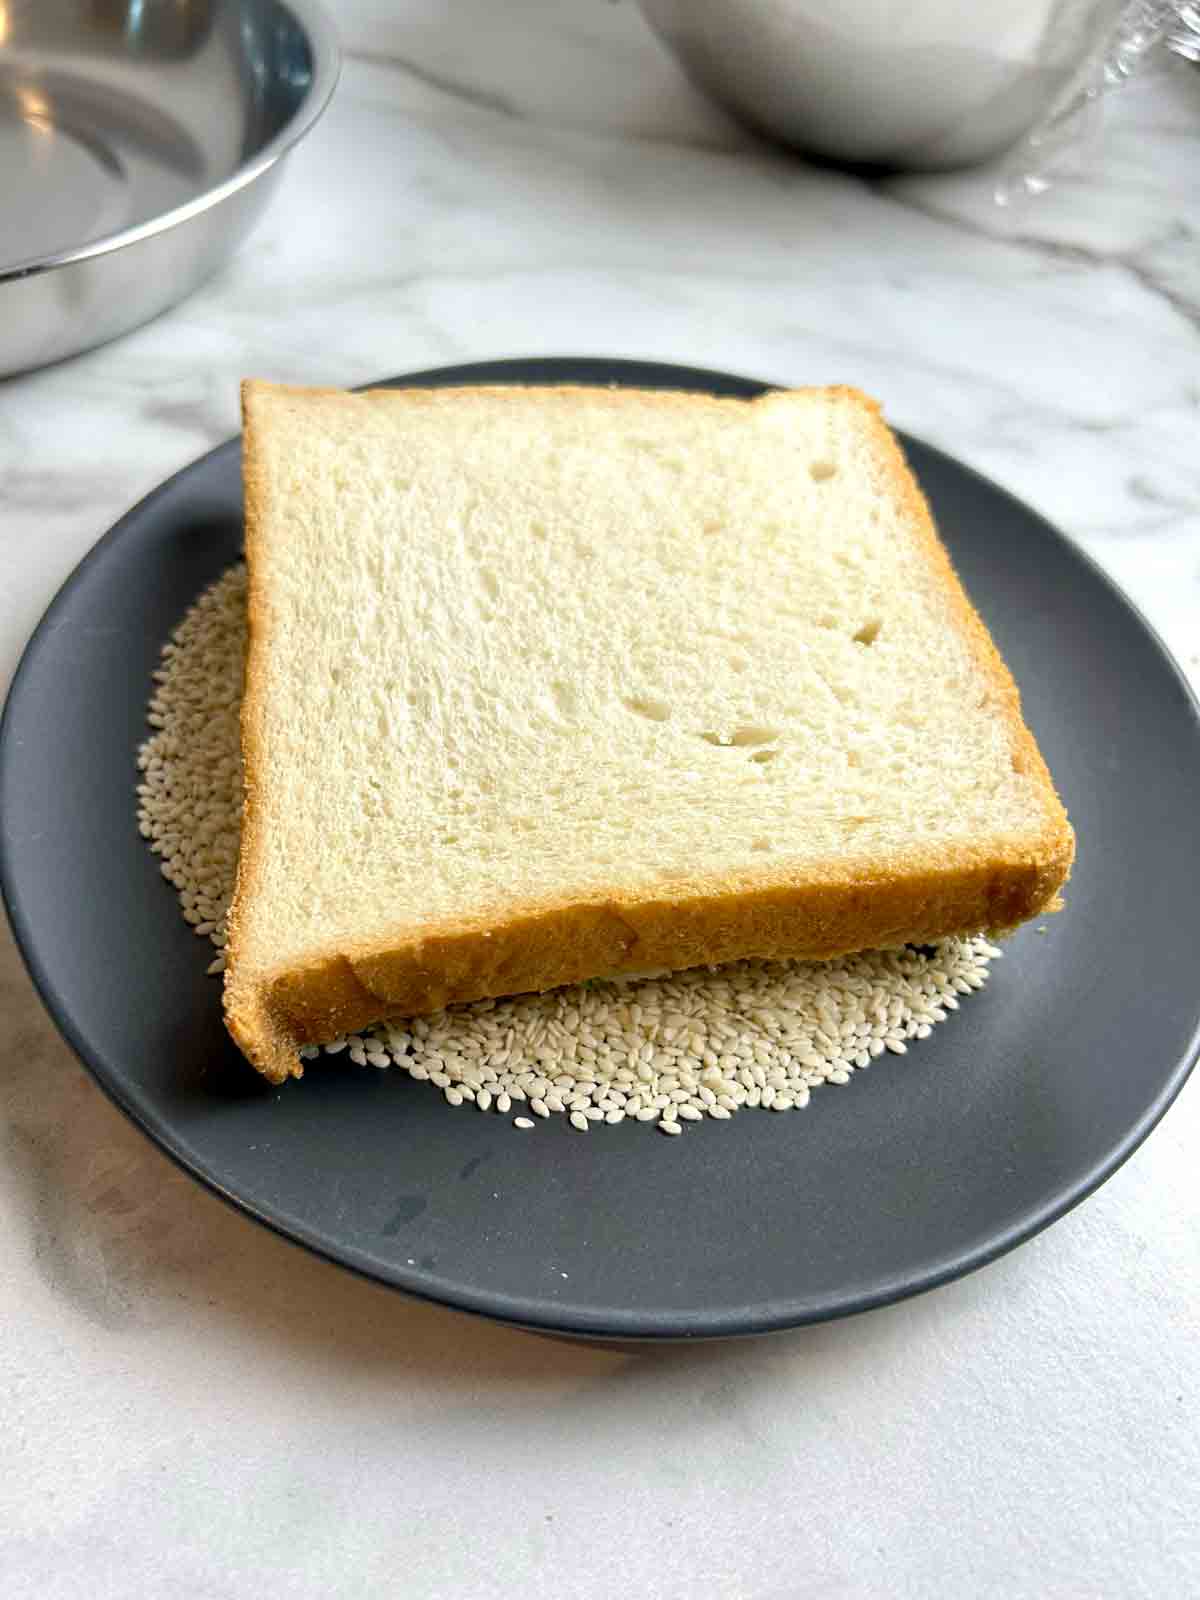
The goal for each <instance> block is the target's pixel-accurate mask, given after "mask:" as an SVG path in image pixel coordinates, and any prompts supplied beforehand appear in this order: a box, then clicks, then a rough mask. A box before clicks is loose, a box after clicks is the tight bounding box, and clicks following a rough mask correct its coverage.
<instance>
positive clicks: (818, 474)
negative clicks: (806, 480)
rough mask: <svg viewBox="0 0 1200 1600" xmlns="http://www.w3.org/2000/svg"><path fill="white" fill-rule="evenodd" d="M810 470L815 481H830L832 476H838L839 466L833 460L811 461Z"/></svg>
mask: <svg viewBox="0 0 1200 1600" xmlns="http://www.w3.org/2000/svg"><path fill="white" fill-rule="evenodd" d="M808 470H809V473H810V474H811V476H812V480H813V482H814V483H828V481H829V479H830V478H836V477H837V467H836V466H835V465H834V463H833V462H832V461H810V462H809V464H808Z"/></svg>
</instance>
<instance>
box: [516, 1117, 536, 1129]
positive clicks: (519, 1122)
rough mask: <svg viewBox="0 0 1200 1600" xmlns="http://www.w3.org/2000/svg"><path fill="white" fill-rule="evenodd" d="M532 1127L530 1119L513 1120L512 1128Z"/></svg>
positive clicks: (532, 1123) (518, 1118) (519, 1118)
mask: <svg viewBox="0 0 1200 1600" xmlns="http://www.w3.org/2000/svg"><path fill="white" fill-rule="evenodd" d="M533 1126H534V1122H533V1119H532V1117H514V1118H513V1127H514V1128H532V1127H533Z"/></svg>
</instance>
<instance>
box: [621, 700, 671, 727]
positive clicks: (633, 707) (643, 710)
mask: <svg viewBox="0 0 1200 1600" xmlns="http://www.w3.org/2000/svg"><path fill="white" fill-rule="evenodd" d="M625 704H626V705H627V706H628V707H629V709H630V711H632V712H634V713H635V714H636V715H637V716H639V717H646V718H648V719H649V721H651V722H666V721H667V720H668V718H669V717H670V715H671V708H670V706H669V705H668V704H667V702H666V701H665V700H658V699H655V697H654V696H653V695H634V696H633V698H632V699H629V700H626V702H625Z"/></svg>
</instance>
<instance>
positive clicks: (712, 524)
mask: <svg viewBox="0 0 1200 1600" xmlns="http://www.w3.org/2000/svg"><path fill="white" fill-rule="evenodd" d="M724 531H725V524H724V523H723V522H722V521H721V518H720V517H708V518H707V519H706V520H705V523H704V532H705V533H707V534H709V535H712V534H714V533H724Z"/></svg>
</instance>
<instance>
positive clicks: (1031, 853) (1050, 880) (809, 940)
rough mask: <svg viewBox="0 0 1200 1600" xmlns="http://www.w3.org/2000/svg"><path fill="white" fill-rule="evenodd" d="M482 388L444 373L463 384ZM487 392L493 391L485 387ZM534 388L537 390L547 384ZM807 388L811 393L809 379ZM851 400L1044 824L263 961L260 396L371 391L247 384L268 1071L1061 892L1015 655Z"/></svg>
mask: <svg viewBox="0 0 1200 1600" xmlns="http://www.w3.org/2000/svg"><path fill="white" fill-rule="evenodd" d="M477 392H478V391H477V390H476V391H472V390H465V391H452V392H451V393H454V394H456V396H459V397H461V396H465V395H470V394H471V393H477ZM493 392H494V391H493ZM541 392H543V393H544V392H546V391H541ZM551 392H553V393H555V394H556V395H558V396H564V394H565V395H566V396H567V397H571V396H586V397H587V398H588V400H589V401H591V402H597V401H602V402H606V403H610V404H612V405H613V406H615V407H620V406H622V405H625V404H628V403H629V402H630V400H631V399H636V400H637V402H638V403H640V404H643V405H644V404H646V402H647V400H648V399H652V400H653V402H654V403H656V404H659V405H663V406H675V405H681V406H686V407H688V408H691V409H694V408H695V407H696V406H697V404H708V405H715V406H728V405H731V404H733V405H756V406H762V405H770V404H772V402H773V401H776V400H777V399H778V396H777V395H776V394H767V395H764V396H762V397H761V398H759V399H756V400H751V401H729V400H720V399H717V398H716V397H713V396H698V395H692V394H686V395H685V394H676V393H672V392H669V391H662V392H655V393H654V394H653V395H652V396H647V395H646V394H645V393H636V394H633V393H631V391H628V390H620V389H594V388H582V389H581V388H575V389H566V390H564V389H562V388H560V389H557V390H555V391H551ZM809 392H812V391H809ZM820 392H822V393H824V394H826V395H828V396H830V397H832V396H834V395H836V396H838V397H840V398H841V399H842V400H843V401H845V402H847V403H850V404H853V405H855V406H856V407H858V408H860V409H861V410H862V412H863V413H864V414H865V415H866V416H867V417H868V418H869V425H870V427H871V428H872V430H873V432H874V434H875V441H876V445H877V451H878V455H877V459H878V461H879V463H880V466H881V469H882V471H883V473H884V475H885V477H886V479H887V483H888V487H889V489H890V490H891V492H892V493H893V494H894V495H895V496H896V498H897V499H898V500H899V501H900V502H902V503H903V505H904V506H905V508H906V510H907V512H908V516H909V519H910V521H911V525H912V528H913V530H914V532H915V533H916V536H917V541H918V547H919V549H920V552H921V555H922V558H923V559H924V560H925V562H926V563H927V565H928V569H929V573H930V574H931V576H932V578H933V580H934V582H935V583H936V584H937V586H938V589H939V591H940V592H941V594H942V595H943V596H944V598H945V600H946V602H947V605H948V607H949V610H950V612H951V615H952V617H953V618H954V620H955V622H956V623H957V626H958V627H959V629H960V631H961V634H962V636H963V638H964V639H965V641H966V643H967V646H968V648H969V650H970V652H971V654H972V657H973V659H974V661H975V664H976V666H977V667H978V669H979V672H980V674H981V676H982V677H983V679H984V681H985V682H986V684H987V685H988V696H989V705H990V709H991V711H992V712H993V713H995V714H997V715H998V716H999V717H1000V718H1001V719H1002V722H1003V725H1004V727H1005V728H1006V730H1007V733H1008V740H1009V751H1010V757H1011V760H1012V762H1013V765H1014V768H1015V769H1016V770H1017V771H1019V772H1021V773H1023V774H1024V775H1025V776H1026V777H1027V778H1028V779H1029V780H1030V781H1031V782H1032V783H1033V785H1034V787H1035V788H1036V789H1037V791H1038V793H1039V796H1040V798H1041V801H1042V811H1043V817H1044V821H1043V826H1042V828H1041V829H1040V831H1038V832H1036V833H1029V832H1022V833H1021V834H1020V835H1017V836H1001V837H996V838H993V839H986V840H979V841H977V842H976V843H975V844H974V845H973V846H971V847H970V848H956V849H955V851H954V857H953V859H952V860H949V861H948V860H946V859H944V858H942V857H941V856H940V855H939V853H938V852H936V851H932V850H928V849H925V850H921V849H913V850H911V851H904V852H902V853H901V852H896V853H894V854H893V855H892V856H891V857H890V858H881V857H879V856H877V855H876V856H872V857H870V858H864V859H862V860H860V861H854V860H846V859H842V860H839V861H838V862H837V863H831V864H828V865H827V866H825V867H824V868H823V869H821V870H817V871H808V870H805V871H803V872H800V871H797V870H795V869H792V870H786V869H780V868H772V867H770V866H763V867H758V868H755V869H753V870H749V871H746V872H744V873H741V874H737V875H731V876H727V877H725V878H722V879H720V880H716V881H714V880H713V879H711V878H709V879H704V880H692V879H687V878H680V879H679V880H677V881H675V882H668V883H664V884H661V885H659V886H658V887H657V888H656V889H655V891H654V893H653V895H652V896H650V897H647V896H645V895H635V894H630V893H627V892H622V891H620V890H617V889H614V890H613V891H612V892H611V893H604V892H601V891H597V892H595V893H592V894H588V895H584V896H579V897H576V898H573V899H571V900H562V901H555V900H539V901H530V902H527V903H525V904H515V905H514V904H511V903H509V904H506V905H504V906H501V907H495V908H487V907H481V908H480V910H479V913H478V914H477V915H476V916H474V917H472V918H471V919H469V920H467V919H459V920H455V921H445V922H439V923H435V924H428V923H427V924H421V925H415V926H414V925H412V924H408V925H399V926H397V927H395V928H393V929H392V930H390V931H389V932H388V933H387V934H386V935H385V936H383V937H381V938H379V939H376V940H373V941H366V942H363V943H353V942H345V943H339V944H337V945H331V946H330V947H328V948H326V949H318V950H314V951H313V953H312V954H311V956H310V957H309V958H308V959H307V960H305V961H304V962H301V963H296V964H294V965H292V966H289V967H287V968H286V969H283V970H279V971H275V972H271V973H268V974H265V975H264V974H260V973H247V972H244V971H243V966H242V962H241V959H240V944H241V930H242V918H243V912H244V907H245V906H246V905H247V903H248V902H249V901H250V900H251V899H252V898H253V896H254V895H255V894H257V893H258V892H259V890H260V884H261V878H262V859H263V848H262V843H263V842H262V833H261V828H262V813H261V807H260V806H259V804H258V785H259V774H260V772H261V771H262V768H263V765H264V751H265V737H266V735H265V728H264V711H265V707H264V693H265V688H264V666H263V664H264V661H265V659H266V656H267V652H268V650H269V645H270V634H271V628H272V612H271V600H270V595H269V593H268V591H267V586H266V584H265V583H264V578H263V570H262V569H263V563H262V561H261V559H260V556H261V553H262V551H263V544H264V520H265V516H266V514H267V510H268V508H267V507H266V505H265V498H266V490H267V482H266V471H265V466H264V462H263V460H262V455H261V441H260V439H259V434H258V429H257V427H256V426H255V425H254V424H255V420H256V413H257V411H258V407H259V403H260V401H261V400H263V399H266V400H268V403H278V400H279V398H280V397H284V398H285V402H286V398H290V397H292V396H296V397H297V399H298V400H299V401H300V402H301V403H306V402H307V401H309V400H310V399H311V398H313V397H318V396H319V397H322V398H324V399H327V400H336V401H338V402H342V401H345V402H349V403H353V404H361V402H362V399H363V396H351V395H349V394H347V393H345V392H344V391H341V390H331V389H309V390H294V389H282V390H281V389H278V388H276V387H275V386H272V385H268V384H259V383H255V382H247V383H245V384H243V386H242V407H243V420H244V424H245V428H244V445H243V480H244V485H245V501H246V556H247V562H248V567H249V575H250V576H249V590H248V601H247V625H248V644H247V652H246V678H245V692H244V696H243V703H242V725H241V726H242V757H243V766H244V774H245V779H244V797H243V812H242V844H241V855H240V858H239V862H238V872H237V882H236V887H235V892H234V898H233V904H232V907H231V910H230V916H229V968H228V971H227V973H226V984H225V1017H226V1025H227V1027H228V1029H229V1032H230V1033H231V1035H232V1036H233V1038H234V1039H235V1040H236V1042H237V1044H238V1045H239V1047H240V1048H241V1050H242V1051H243V1053H244V1054H245V1055H246V1057H247V1058H248V1060H249V1061H250V1062H251V1063H252V1065H254V1066H255V1067H256V1068H257V1069H258V1070H259V1071H260V1072H261V1073H263V1075H264V1076H265V1077H267V1078H269V1079H270V1080H271V1081H272V1082H274V1083H282V1082H283V1081H285V1080H286V1079H287V1078H288V1077H290V1076H292V1077H300V1076H301V1075H302V1072H303V1066H302V1063H301V1061H300V1059H299V1057H298V1055H297V1053H296V1052H297V1049H298V1047H299V1046H301V1045H304V1044H315V1043H319V1042H321V1041H322V1040H325V1039H329V1038H332V1037H334V1036H336V1035H337V1034H339V1033H343V1032H347V1031H353V1030H357V1029H359V1028H362V1027H365V1026H367V1025H368V1024H370V1023H372V1022H377V1021H380V1020H381V1019H383V1018H385V1017H388V1016H412V1015H419V1014H421V1013H425V1012H430V1011H435V1010H438V1009H440V1008H441V1007H443V1006H445V1005H449V1004H453V1003H456V1002H462V1001H470V1000H479V999H483V998H487V997H492V996H500V995H509V994H518V993H527V992H534V991H539V990H544V989H550V988H555V987H557V986H558V985H560V984H564V983H573V982H579V981H581V980H582V979H584V978H589V977H594V976H597V975H601V974H602V975H610V974H618V973H621V972H629V971H638V970H641V969H645V968H648V967H649V968H654V967H669V968H674V969H680V968H684V967H693V966H701V965H705V964H710V963H711V964H716V963H721V962H727V961H734V960H739V959H743V958H746V957H752V956H753V957H768V958H770V957H776V958H778V957H789V958H796V959H805V960H823V959H828V958H831V957H835V956H841V955H845V954H848V953H850V952H852V951H856V950H863V949H872V948H878V947H888V946H896V945H901V944H905V943H925V942H930V941H933V940H936V939H941V938H945V937H947V936H949V935H951V934H967V933H974V932H977V931H979V930H980V929H988V930H992V931H995V932H1003V931H1006V930H1008V929H1011V928H1013V927H1016V926H1017V925H1018V924H1019V923H1021V922H1024V921H1027V920H1028V919H1029V918H1031V917H1035V916H1038V915H1039V914H1042V913H1044V912H1047V911H1052V910H1057V909H1058V907H1059V904H1060V902H1059V898H1058V896H1059V891H1060V889H1061V888H1062V886H1063V884H1064V883H1065V881H1066V879H1067V876H1068V874H1069V872H1070V868H1071V864H1072V860H1073V857H1074V836H1073V834H1072V831H1071V827H1070V824H1069V822H1068V820H1067V815H1066V812H1065V810H1064V809H1063V806H1062V803H1061V801H1060V800H1059V798H1058V795H1057V794H1056V792H1055V789H1054V785H1053V783H1052V781H1051V778H1050V774H1049V772H1048V770H1047V768H1046V764H1045V762H1044V761H1043V759H1042V756H1041V752H1040V751H1039V750H1038V747H1037V744H1036V742H1035V740H1034V738H1033V735H1032V733H1031V732H1030V731H1029V729H1028V728H1027V727H1026V725H1025V723H1024V720H1023V718H1022V715H1021V703H1020V695H1019V693H1018V690H1017V687H1016V684H1015V683H1014V681H1013V678H1012V675H1011V673H1010V672H1009V671H1008V668H1007V667H1006V666H1005V664H1004V662H1003V660H1002V659H1001V657H1000V654H999V652H998V651H997V649H996V647H995V645H994V644H993V642H992V639H991V637H990V635H989V634H988V631H987V629H986V627H985V626H984V624H983V621H982V619H981V618H980V617H979V615H978V613H977V612H976V611H975V609H974V607H973V606H972V605H971V602H970V600H969V599H968V597H967V595H966V592H965V591H964V589H963V587H962V584H961V583H960V582H959V579H958V576H957V574H956V573H955V571H954V568H953V566H952V564H951V562H950V558H949V555H948V554H947V552H946V550H945V548H944V547H943V545H942V543H941V541H940V539H939V538H938V536H937V532H936V530H935V528H934V524H933V519H932V517H931V515H930V511H929V507H928V505H927V503H926V501H925V498H924V496H923V495H922V493H921V491H920V489H919V488H918V487H917V484H916V482H915V480H914V478H913V476H912V473H911V472H910V470H909V467H908V464H907V462H906V461H905V459H904V456H903V453H902V452H901V450H900V447H899V444H898V443H897V442H896V440H895V438H894V437H893V435H892V433H891V432H890V430H889V429H888V428H887V427H886V425H885V424H884V422H883V420H882V417H881V415H880V409H879V406H878V405H877V403H876V402H875V401H874V400H872V399H870V397H868V396H866V395H863V394H861V393H860V392H859V391H857V390H854V389H849V388H844V387H838V388H834V389H828V390H824V391H820ZM446 396H447V391H445V390H441V391H436V390H419V389H413V390H373V391H367V393H366V396H365V398H366V399H367V400H368V401H369V402H370V403H373V404H387V405H391V406H394V405H402V404H403V405H420V404H422V403H444V402H445V399H446Z"/></svg>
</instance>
